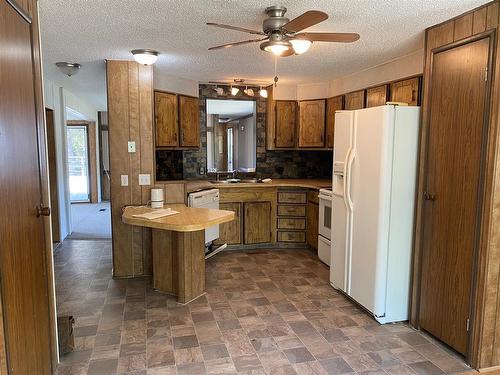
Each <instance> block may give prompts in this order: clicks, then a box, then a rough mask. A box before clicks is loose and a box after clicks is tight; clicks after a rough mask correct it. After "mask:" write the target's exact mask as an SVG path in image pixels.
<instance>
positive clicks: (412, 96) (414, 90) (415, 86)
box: [391, 77, 420, 105]
mask: <svg viewBox="0 0 500 375" xmlns="http://www.w3.org/2000/svg"><path fill="white" fill-rule="evenodd" d="M419 92H420V79H419V78H418V77H415V78H411V79H405V80H403V81H398V82H393V83H391V102H401V103H408V105H419V101H418V97H419Z"/></svg>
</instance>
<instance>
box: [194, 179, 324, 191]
mask: <svg viewBox="0 0 500 375" xmlns="http://www.w3.org/2000/svg"><path fill="white" fill-rule="evenodd" d="M238 187H242V188H243V187H244V188H265V187H296V188H305V189H317V190H319V189H321V188H331V187H332V180H330V179H305V178H304V179H295V178H293V179H292V178H289V179H288V178H287V179H285V178H283V179H281V178H277V179H272V181H271V182H263V183H259V182H238V183H227V182H210V181H208V180H199V181H187V182H186V192H187V193H192V192H194V191H199V190H205V189H210V188H217V189H234V188H238Z"/></svg>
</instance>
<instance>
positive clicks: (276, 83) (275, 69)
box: [274, 56, 278, 87]
mask: <svg viewBox="0 0 500 375" xmlns="http://www.w3.org/2000/svg"><path fill="white" fill-rule="evenodd" d="M276 86H278V56H274V87H276Z"/></svg>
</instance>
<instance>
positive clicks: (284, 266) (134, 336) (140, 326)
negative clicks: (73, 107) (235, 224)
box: [55, 240, 468, 375]
mask: <svg viewBox="0 0 500 375" xmlns="http://www.w3.org/2000/svg"><path fill="white" fill-rule="evenodd" d="M111 264H112V263H111V243H110V242H109V241H75V240H68V241H65V242H64V243H63V244H62V246H61V247H60V248H59V250H58V252H57V253H56V256H55V266H56V289H57V304H58V312H59V314H60V315H61V314H71V315H73V316H75V318H76V324H75V331H74V334H75V346H76V348H75V351H74V352H72V353H70V354H68V355H65V356H64V357H63V358H62V362H61V364H60V366H59V368H58V374H59V375H66V374H72V375H80V374H88V375H97V374H99V375H114V374H128V375H167V374H168V375H170V374H178V375H183V374H189V375H195V374H235V373H238V374H248V375H250V374H252V375H258V374H287V375H288V374H356V373H357V374H372V375H378V374H392V375H396V374H431V375H433V374H443V373H455V372H462V371H466V370H468V368H467V367H466V366H465V365H464V364H463V362H462V361H461V360H460V359H459V358H458V357H456V356H454V355H453V354H452V353H450V352H448V351H447V350H446V349H444V348H442V347H439V346H438V344H436V343H435V342H433V341H432V340H431V339H429V338H428V337H426V336H424V335H422V334H420V333H418V332H415V331H413V330H412V329H410V328H408V327H407V326H405V325H403V324H394V325H386V326H380V325H378V324H377V323H376V322H375V321H374V320H373V319H372V318H371V317H370V316H369V315H367V314H366V313H364V312H363V311H362V310H360V309H359V308H358V307H357V306H355V305H354V304H352V303H351V302H350V301H349V300H347V299H346V298H344V297H343V296H342V295H341V294H339V293H337V292H335V291H334V290H333V289H332V288H331V287H330V286H329V283H328V270H327V268H326V267H325V266H324V265H323V264H321V263H320V262H319V261H318V260H317V259H316V257H315V256H313V254H312V253H310V252H309V251H306V250H271V251H267V250H264V251H253V252H226V253H221V254H219V255H217V256H216V257H214V258H212V259H210V260H208V261H207V273H206V274H207V276H206V282H207V294H206V296H203V297H201V298H199V299H198V300H196V301H194V302H192V303H190V304H189V305H187V306H182V305H178V304H177V303H176V302H175V299H174V298H172V297H169V296H166V295H163V294H160V293H158V292H155V291H154V290H153V289H152V287H151V279H150V278H138V279H128V280H113V279H112V278H111Z"/></svg>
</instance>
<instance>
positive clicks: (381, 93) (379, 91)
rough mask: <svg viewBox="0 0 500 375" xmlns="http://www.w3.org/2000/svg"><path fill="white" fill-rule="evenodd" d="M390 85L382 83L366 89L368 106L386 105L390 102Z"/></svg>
mask: <svg viewBox="0 0 500 375" xmlns="http://www.w3.org/2000/svg"><path fill="white" fill-rule="evenodd" d="M388 87H389V86H388V85H382V86H377V87H372V88H369V89H368V90H366V108H370V107H378V106H380V105H385V103H387V102H388V100H387V99H388V95H387V89H388Z"/></svg>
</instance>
